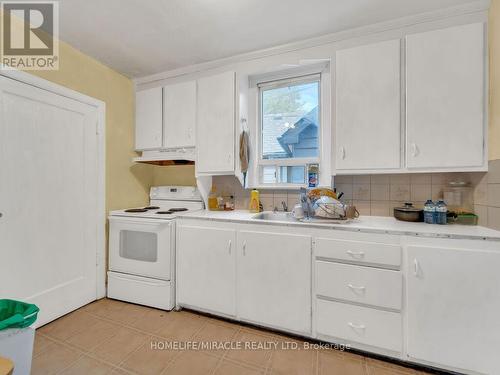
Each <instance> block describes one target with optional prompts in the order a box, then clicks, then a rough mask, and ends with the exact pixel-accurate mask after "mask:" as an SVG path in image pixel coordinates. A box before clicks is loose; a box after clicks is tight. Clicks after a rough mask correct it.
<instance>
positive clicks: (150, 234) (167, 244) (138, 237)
mask: <svg viewBox="0 0 500 375" xmlns="http://www.w3.org/2000/svg"><path fill="white" fill-rule="evenodd" d="M174 225H175V223H174V221H173V220H155V219H146V218H129V217H117V216H110V217H109V269H110V270H111V271H116V272H123V273H128V274H132V275H138V276H145V277H151V278H155V279H161V280H170V277H171V265H172V264H173V260H172V257H173V251H172V247H173V243H172V240H173V230H174Z"/></svg>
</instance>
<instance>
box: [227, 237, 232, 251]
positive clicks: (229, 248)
mask: <svg viewBox="0 0 500 375" xmlns="http://www.w3.org/2000/svg"><path fill="white" fill-rule="evenodd" d="M231 247H232V242H231V240H229V242H228V244H227V250H228V252H229V255H231Z"/></svg>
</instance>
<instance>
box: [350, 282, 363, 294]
mask: <svg viewBox="0 0 500 375" xmlns="http://www.w3.org/2000/svg"><path fill="white" fill-rule="evenodd" d="M347 286H348V287H349V288H350V289H352V290H354V291H357V290H359V291H362V292H364V291H365V289H366V287H364V286H355V285H352V284H347Z"/></svg>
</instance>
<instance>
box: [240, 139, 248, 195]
mask: <svg viewBox="0 0 500 375" xmlns="http://www.w3.org/2000/svg"><path fill="white" fill-rule="evenodd" d="M249 147H250V143H249V139H248V132H247V131H245V130H243V131H242V132H241V134H240V168H241V172H242V173H243V186H245V185H246V178H247V172H248V161H249V160H250V159H249V158H250V149H249Z"/></svg>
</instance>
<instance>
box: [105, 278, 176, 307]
mask: <svg viewBox="0 0 500 375" xmlns="http://www.w3.org/2000/svg"><path fill="white" fill-rule="evenodd" d="M172 289H173V288H172V283H171V282H170V281H165V280H156V279H149V278H147V277H141V276H135V275H127V274H125V273H118V272H111V271H108V297H109V298H114V299H117V300H120V301H127V302H131V303H137V304H139V305H145V306H150V307H156V308H158V309H163V310H172V309H173V308H174V299H173V293H172Z"/></svg>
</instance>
